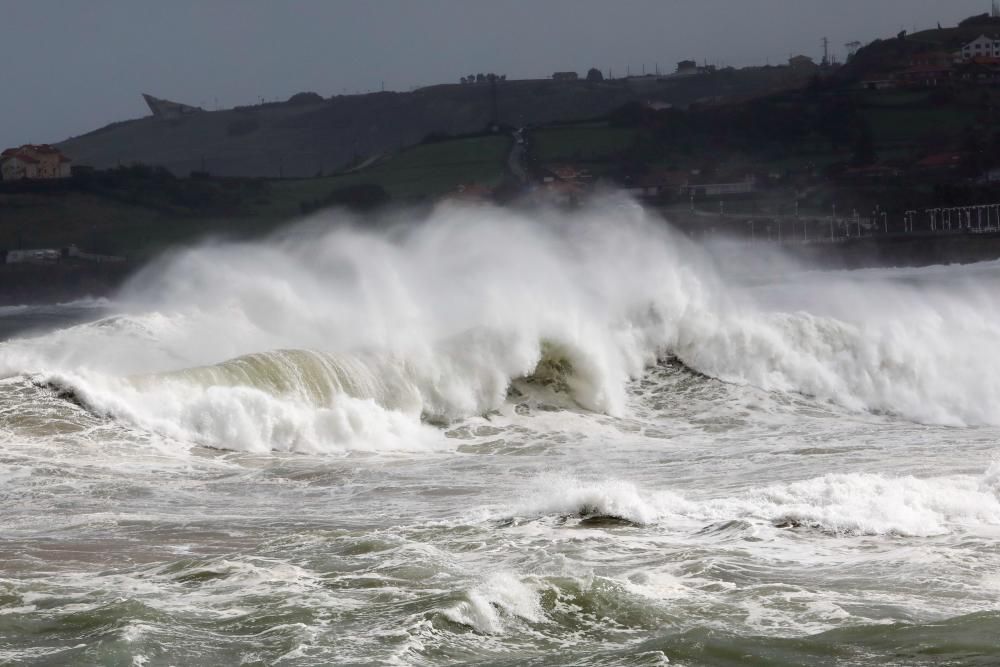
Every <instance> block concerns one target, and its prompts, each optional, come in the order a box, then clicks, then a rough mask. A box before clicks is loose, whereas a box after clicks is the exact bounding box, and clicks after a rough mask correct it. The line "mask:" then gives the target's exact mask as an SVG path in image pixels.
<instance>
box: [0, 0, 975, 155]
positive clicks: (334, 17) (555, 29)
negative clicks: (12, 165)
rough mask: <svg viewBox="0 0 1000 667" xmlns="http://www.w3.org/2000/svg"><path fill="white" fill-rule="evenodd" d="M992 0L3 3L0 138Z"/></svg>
mask: <svg viewBox="0 0 1000 667" xmlns="http://www.w3.org/2000/svg"><path fill="white" fill-rule="evenodd" d="M989 5H990V3H989V0H825V1H822V2H821V1H819V0H489V1H482V0H284V1H278V0H156V1H152V0H0V44H2V45H3V53H4V58H3V61H2V64H0V146H9V145H15V144H21V143H27V142H33V143H40V142H56V141H60V140H62V139H65V138H67V137H69V136H72V135H76V134H81V133H83V132H87V131H90V130H93V129H96V128H98V127H101V126H103V125H106V124H107V123H110V122H112V121H116V120H124V119H128V118H136V117H140V116H144V115H147V113H148V111H147V109H146V107H145V104H144V103H143V102H142V99H141V97H140V93H143V92H148V93H151V94H153V95H156V96H158V97H165V98H168V99H172V100H176V101H179V102H186V103H189V104H195V105H199V106H203V107H205V108H207V109H214V108H216V106H218V107H222V108H224V107H231V106H234V105H237V104H251V103H254V102H257V101H259V100H260V98H262V97H263V98H266V99H268V100H272V99H285V98H287V97H289V96H290V95H292V94H293V93H296V92H299V91H305V90H312V91H316V92H318V93H320V94H322V95H324V96H329V95H332V94H335V93H350V92H358V91H360V92H364V91H368V90H378V89H379V87H380V86H381V85H382V83H383V82H384V84H385V87H386V89H387V90H409V89H410V88H412V87H414V86H421V85H427V84H431V83H440V82H446V81H447V82H450V81H457V80H458V78H459V77H460V76H462V75H464V74H469V73H476V72H490V71H494V72H497V73H506V74H507V75H508V77H509V78H528V77H542V76H548V75H550V74H551V73H552V72H553V71H556V70H580V71H586V69H587V68H589V67H591V66H596V67H599V68H601V69H602V70H604V72H605V74H606V73H607V72H608V70H609V69H612V70H613V71H614V73H615V75H616V76H619V75H622V74H624V73H625V71H626V67H631V70H632V72H633V73H638V72H640V71H641V69H642V66H643V64H645V66H646V68H647V70H648V71H652V70H653V69H654V67H655V66H656V64H657V63H659V66H660V68H661V69H664V70H669V69H672V68H673V67H674V65H675V63H676V61H678V60H682V59H686V58H692V59H696V60H698V61H699V62H702V61H708V62H709V63H715V64H719V65H733V66H742V65H763V64H765V63H768V62H770V63H772V64H774V63H779V62H783V61H785V60H786V59H787V58H788V56H789V54H793V53H804V54H806V55H810V56H813V57H815V58H816V59H817V60H818V59H819V57H820V56H821V54H822V48H821V46H820V39H821V38H822V37H823V36H827V37H829V38H830V43H831V45H832V51H833V52H834V53H835V54H836V55H838V56H839V57H840V58H843V53H844V50H845V49H844V46H843V45H844V44H845V43H846V42H849V41H852V40H859V41H862V42H868V41H870V40H872V39H874V38H876V37H884V36H891V35H894V34H896V33H897V32H898V31H899V30H902V29H906V30H913V29H922V28H928V27H934V26H935V25H936V24H937V23H938V22H939V21H940V22H941V24H942V25H944V26H949V25H954V24H955V23H956V22H957V21H958V20H960V19H962V18H965V17H966V16H970V15H972V14H978V13H982V12H984V11H987V10H988V9H989Z"/></svg>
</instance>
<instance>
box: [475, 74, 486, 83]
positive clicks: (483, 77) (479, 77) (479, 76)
mask: <svg viewBox="0 0 1000 667" xmlns="http://www.w3.org/2000/svg"><path fill="white" fill-rule="evenodd" d="M484 81H486V75H485V74H483V73H482V72H480V73H479V74H477V75H476V83H483V82H484Z"/></svg>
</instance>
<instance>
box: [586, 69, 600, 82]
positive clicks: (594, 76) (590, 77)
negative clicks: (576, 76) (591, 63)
mask: <svg viewBox="0 0 1000 667" xmlns="http://www.w3.org/2000/svg"><path fill="white" fill-rule="evenodd" d="M587 81H604V74H602V73H601V70H599V69H597V68H596V67H591V68H590V69H589V70H587Z"/></svg>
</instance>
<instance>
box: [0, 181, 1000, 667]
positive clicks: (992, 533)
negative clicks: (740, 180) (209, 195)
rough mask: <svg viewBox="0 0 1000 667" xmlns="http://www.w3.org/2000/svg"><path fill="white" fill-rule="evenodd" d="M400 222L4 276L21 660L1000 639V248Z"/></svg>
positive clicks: (995, 660) (770, 658) (492, 653)
mask: <svg viewBox="0 0 1000 667" xmlns="http://www.w3.org/2000/svg"><path fill="white" fill-rule="evenodd" d="M389 222H390V223H391V222H392V221H389ZM396 222H400V223H404V222H405V223H406V224H400V225H393V224H389V223H387V224H384V225H382V226H380V227H378V229H374V228H370V227H365V226H363V225H361V224H360V223H352V221H350V220H345V219H344V218H342V217H333V216H328V217H321V218H318V219H315V220H312V221H309V222H307V223H306V224H305V225H304V226H302V227H299V228H297V229H295V230H293V231H291V232H287V233H285V234H284V235H282V236H280V237H275V238H273V239H269V240H268V241H266V242H257V243H239V244H237V243H215V244H206V245H202V246H199V247H196V248H191V249H187V250H183V251H178V252H175V253H173V254H171V255H169V256H167V257H165V258H163V259H162V260H160V261H159V262H157V263H156V264H155V265H153V266H150V267H148V268H147V269H146V270H145V271H144V272H142V273H141V274H140V275H138V276H137V277H136V278H135V279H134V280H133V281H131V282H130V283H129V284H128V285H127V286H126V287H125V288H124V289H123V290H122V291H121V293H119V294H118V295H116V296H115V297H114V298H112V299H110V300H109V301H101V302H77V303H74V304H64V305H61V306H48V307H44V308H42V307H20V308H7V309H0V331H3V335H4V338H5V340H4V342H2V343H0V378H2V379H0V664H10V665H22V664H27V665H54V664H66V665H89V664H95V665H222V664H242V665H330V664H337V665H347V664H351V665H354V664H357V665H386V664H395V665H450V664H459V663H471V664H499V665H571V664H572V665H624V664H627V665H667V664H670V665H689V666H695V665H744V664H754V665H870V664H879V665H940V664H947V665H996V664H1000V463H998V459H997V454H998V452H1000V445H998V436H1000V428H998V425H1000V264H978V265H971V266H953V267H929V268H925V269H906V270H895V269H883V270H869V271H855V272H817V271H810V270H808V267H802V266H796V265H794V264H792V263H791V262H789V261H787V260H785V259H784V258H782V257H781V256H780V254H778V253H775V252H773V251H772V252H769V253H763V252H760V251H758V250H754V249H744V250H743V252H742V253H740V254H739V255H734V254H733V253H732V252H731V249H730V251H726V250H725V249H722V250H720V251H718V252H714V253H712V252H706V251H705V250H704V249H702V248H698V247H696V246H693V245H691V244H689V243H688V242H686V241H685V240H684V239H682V238H680V237H678V236H677V235H675V234H674V233H672V232H671V231H670V229H669V228H668V227H667V226H666V225H665V224H664V223H662V222H661V221H659V220H657V219H655V218H652V217H650V216H649V215H647V214H646V213H644V212H643V211H642V209H640V208H639V207H637V206H635V205H633V204H631V203H629V202H627V201H623V200H616V199H609V200H606V201H604V202H601V203H599V204H596V205H595V206H593V207H592V208H590V209H588V210H582V211H578V212H575V213H573V214H572V215H568V214H560V213H556V212H544V211H543V212H537V211H536V212H532V213H524V212H516V211H501V210H495V209H485V208H463V207H443V208H440V209H438V210H436V211H435V212H433V213H432V214H430V215H429V216H427V217H426V218H425V219H421V220H419V221H417V220H407V219H406V216H405V214H402V213H401V214H399V219H398V220H396ZM720 257H725V258H726V259H725V260H720V259H719V258H720Z"/></svg>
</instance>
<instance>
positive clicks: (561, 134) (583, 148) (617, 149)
mask: <svg viewBox="0 0 1000 667" xmlns="http://www.w3.org/2000/svg"><path fill="white" fill-rule="evenodd" d="M637 136H638V132H637V131H636V130H634V129H630V128H620V127H609V126H608V125H607V124H588V125H572V126H567V127H547V128H541V129H538V130H534V131H532V132H531V136H530V140H531V152H532V154H533V155H534V157H535V158H536V159H537V160H538V161H539V162H542V163H554V162H589V161H601V160H608V159H610V158H613V157H615V156H616V155H618V154H620V153H622V152H623V151H625V150H626V149H628V147H629V146H631V145H632V144H633V143H634V142H635V140H636V137H637Z"/></svg>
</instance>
